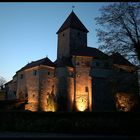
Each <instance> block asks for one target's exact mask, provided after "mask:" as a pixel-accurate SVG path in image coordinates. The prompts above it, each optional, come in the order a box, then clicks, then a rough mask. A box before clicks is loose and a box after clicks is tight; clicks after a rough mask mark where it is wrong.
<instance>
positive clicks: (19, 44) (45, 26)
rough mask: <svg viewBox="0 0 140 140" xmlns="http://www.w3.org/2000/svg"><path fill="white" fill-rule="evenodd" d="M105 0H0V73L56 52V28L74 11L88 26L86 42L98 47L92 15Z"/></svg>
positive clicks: (8, 75) (8, 76)
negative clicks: (44, 0) (42, 0)
mask: <svg viewBox="0 0 140 140" xmlns="http://www.w3.org/2000/svg"><path fill="white" fill-rule="evenodd" d="M108 4H110V3H107V2H104V3H103V2H88V3H86V2H83V3H82V2H41V3H40V2H30V3H29V2H19V3H18V2H11V3H8V2H5V3H0V65H1V67H0V76H3V77H4V78H5V79H6V81H9V80H11V79H12V77H13V76H14V75H15V73H16V71H18V70H19V69H20V68H22V67H23V66H25V65H26V64H27V63H28V62H31V61H36V60H38V59H42V58H44V57H46V56H48V57H49V58H50V59H51V60H52V61H55V59H56V55H57V34H56V32H57V31H58V29H59V28H60V26H61V25H62V24H63V22H64V21H65V20H66V18H67V17H68V16H69V14H70V13H71V11H72V6H73V5H74V6H75V8H74V12H75V14H76V15H77V16H78V17H79V19H80V20H81V21H82V23H83V24H84V25H85V26H86V28H87V29H88V30H89V33H88V46H90V47H96V48H98V45H99V44H97V38H96V32H95V29H96V28H97V25H96V24H95V20H94V18H95V17H97V16H99V14H100V12H99V8H100V7H102V6H105V5H108Z"/></svg>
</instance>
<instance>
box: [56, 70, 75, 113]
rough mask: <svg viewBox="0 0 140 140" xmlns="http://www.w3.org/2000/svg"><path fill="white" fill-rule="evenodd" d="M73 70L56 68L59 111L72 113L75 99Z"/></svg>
mask: <svg viewBox="0 0 140 140" xmlns="http://www.w3.org/2000/svg"><path fill="white" fill-rule="evenodd" d="M72 75H73V68H70V67H57V68H56V86H57V91H56V94H57V103H58V111H72V109H73V98H74V85H73V76H72Z"/></svg>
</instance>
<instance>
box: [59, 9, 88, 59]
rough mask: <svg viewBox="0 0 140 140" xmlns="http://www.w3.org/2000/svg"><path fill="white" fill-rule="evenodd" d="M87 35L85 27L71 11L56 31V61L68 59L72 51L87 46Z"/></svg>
mask: <svg viewBox="0 0 140 140" xmlns="http://www.w3.org/2000/svg"><path fill="white" fill-rule="evenodd" d="M87 33H88V30H87V29H86V27H85V26H84V25H83V24H82V22H81V21H80V20H79V18H78V17H77V16H76V15H75V13H74V12H73V11H72V12H71V14H70V15H69V16H68V18H67V19H66V20H65V22H64V23H63V24H62V26H61V27H60V29H59V30H58V31H57V34H58V47H57V60H59V59H61V58H63V57H70V56H71V52H73V51H74V50H76V49H78V48H81V47H85V46H87Z"/></svg>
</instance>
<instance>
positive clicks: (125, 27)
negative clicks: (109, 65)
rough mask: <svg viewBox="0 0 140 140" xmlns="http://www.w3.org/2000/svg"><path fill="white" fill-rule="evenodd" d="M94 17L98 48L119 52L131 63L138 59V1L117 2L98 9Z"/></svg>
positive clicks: (109, 52) (139, 55) (139, 6)
mask: <svg viewBox="0 0 140 140" xmlns="http://www.w3.org/2000/svg"><path fill="white" fill-rule="evenodd" d="M100 11H101V15H100V17H96V18H95V20H96V23H97V25H100V28H99V29H97V36H98V41H99V42H100V43H102V44H101V45H100V46H99V49H101V50H103V51H104V52H106V53H108V54H111V53H112V52H119V53H121V54H122V55H123V56H124V57H126V58H127V59H129V60H130V61H131V62H132V63H135V64H136V62H137V64H138V62H139V61H138V60H140V3H139V2H135V3H134V2H117V3H113V4H109V5H107V6H104V7H102V8H101V9H100Z"/></svg>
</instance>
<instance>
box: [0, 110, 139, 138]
mask: <svg viewBox="0 0 140 140" xmlns="http://www.w3.org/2000/svg"><path fill="white" fill-rule="evenodd" d="M1 138H47V139H49V138H60V139H62V138H64V139H66V138H71V139H74V138H79V139H94V140H95V139H108V140H110V139H139V140H140V113H138V112H133V113H132V112H131V113H130V112H128V113H125V112H92V113H90V112H73V113H66V112H56V113H52V112H25V111H1V112H0V139H1Z"/></svg>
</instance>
